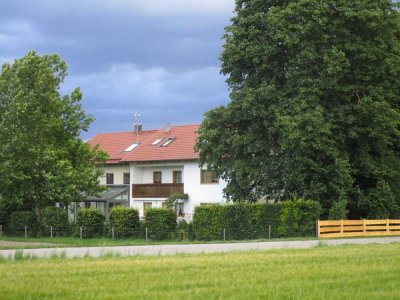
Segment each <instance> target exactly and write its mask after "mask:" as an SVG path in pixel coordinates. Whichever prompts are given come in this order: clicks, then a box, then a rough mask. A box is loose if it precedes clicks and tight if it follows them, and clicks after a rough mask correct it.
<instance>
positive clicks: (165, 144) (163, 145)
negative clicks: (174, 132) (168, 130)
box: [161, 137, 175, 147]
mask: <svg viewBox="0 0 400 300" xmlns="http://www.w3.org/2000/svg"><path fill="white" fill-rule="evenodd" d="M174 140H175V138H174V137H169V138H168V139H167V140H166V141H165V142H164V144H162V145H161V147H167V146H168V145H169V144H171V143H172V142H173V141H174Z"/></svg>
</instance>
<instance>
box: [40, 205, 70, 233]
mask: <svg viewBox="0 0 400 300" xmlns="http://www.w3.org/2000/svg"><path fill="white" fill-rule="evenodd" d="M50 226H51V227H53V236H65V235H67V234H68V231H69V223H68V213H67V211H66V210H65V209H62V208H56V207H45V208H44V209H43V210H42V221H41V224H40V228H41V232H42V234H43V235H46V236H49V235H50Z"/></svg>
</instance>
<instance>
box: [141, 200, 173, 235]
mask: <svg viewBox="0 0 400 300" xmlns="http://www.w3.org/2000/svg"><path fill="white" fill-rule="evenodd" d="M146 225H147V228H148V233H149V238H151V239H153V240H157V241H161V240H165V239H168V238H172V237H173V236H174V233H175V230H176V214H175V212H174V211H173V210H171V209H165V208H150V209H148V210H147V212H146Z"/></svg>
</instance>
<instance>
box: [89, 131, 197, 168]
mask: <svg viewBox="0 0 400 300" xmlns="http://www.w3.org/2000/svg"><path fill="white" fill-rule="evenodd" d="M198 128H199V125H183V126H170V127H169V130H165V129H164V128H162V129H160V130H146V131H141V132H140V133H139V143H140V145H139V146H138V147H136V148H135V149H133V150H132V151H130V152H124V150H125V149H126V148H128V147H129V146H130V145H132V144H133V143H136V139H137V138H136V134H135V133H134V132H132V131H130V132H114V133H101V134H98V135H96V136H95V137H94V138H93V139H91V140H90V141H89V144H90V145H92V146H95V145H97V144H98V145H99V146H100V148H101V149H103V150H105V151H106V152H107V153H108V154H109V156H110V159H109V160H108V161H107V163H109V164H111V163H119V162H146V161H168V160H193V159H198V158H199V155H198V153H196V152H195V151H194V145H195V143H196V139H197V136H198V134H197V130H198ZM166 129H167V128H166ZM168 138H174V140H173V141H172V142H171V143H170V144H169V145H168V146H166V147H162V146H161V145H163V144H164V143H165V142H166V141H167V140H168ZM157 139H162V140H161V141H160V142H159V143H158V144H157V145H152V143H153V142H154V141H156V140H157Z"/></svg>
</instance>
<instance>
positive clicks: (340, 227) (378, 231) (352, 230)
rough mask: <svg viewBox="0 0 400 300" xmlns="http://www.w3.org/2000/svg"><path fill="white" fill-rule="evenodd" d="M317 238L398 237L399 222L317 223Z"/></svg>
mask: <svg viewBox="0 0 400 300" xmlns="http://www.w3.org/2000/svg"><path fill="white" fill-rule="evenodd" d="M317 230H318V237H319V238H336V237H351V236H374V235H400V220H390V219H386V220H337V221H318V222H317Z"/></svg>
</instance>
